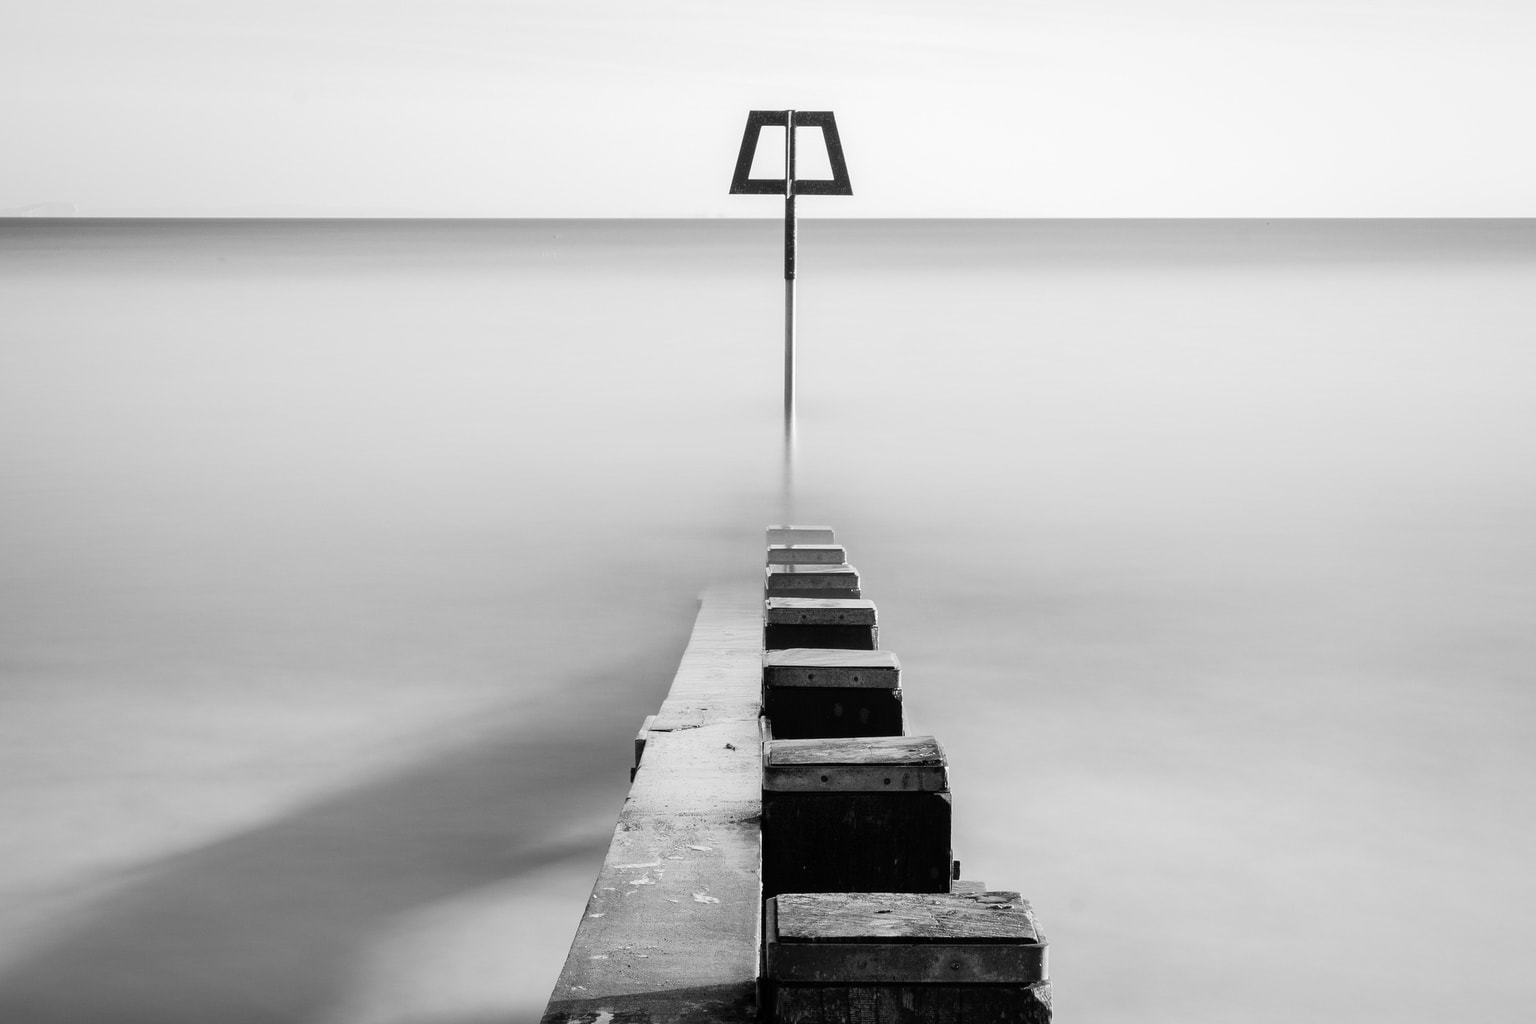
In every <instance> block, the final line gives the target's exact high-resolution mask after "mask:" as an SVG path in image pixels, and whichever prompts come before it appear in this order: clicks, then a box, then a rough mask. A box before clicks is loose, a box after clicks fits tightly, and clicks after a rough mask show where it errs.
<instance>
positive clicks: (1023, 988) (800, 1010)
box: [767, 981, 1051, 1024]
mask: <svg viewBox="0 0 1536 1024" xmlns="http://www.w3.org/2000/svg"><path fill="white" fill-rule="evenodd" d="M772 998H773V1010H772V1012H771V1013H770V1015H769V1016H768V1018H767V1019H768V1020H769V1021H771V1022H772V1024H917V1022H921V1024H976V1022H978V1021H986V1022H988V1024H1050V1020H1051V983H1050V982H1048V981H1041V982H1037V983H1035V984H1033V985H780V986H776V991H775V992H774V993H773V996H772Z"/></svg>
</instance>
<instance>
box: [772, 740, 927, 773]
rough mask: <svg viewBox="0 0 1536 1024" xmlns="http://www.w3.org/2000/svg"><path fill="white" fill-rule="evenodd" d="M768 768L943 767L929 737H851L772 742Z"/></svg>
mask: <svg viewBox="0 0 1536 1024" xmlns="http://www.w3.org/2000/svg"><path fill="white" fill-rule="evenodd" d="M767 763H768V764H769V765H770V766H787V765H802V764H803V765H827V764H849V765H853V764H873V765H910V766H912V767H921V766H933V765H945V764H948V763H949V762H948V760H947V759H946V758H945V756H944V748H943V747H940V746H939V741H938V740H936V739H934V738H933V737H932V736H853V737H843V736H838V737H832V738H829V739H809V740H774V741H773V742H772V743H771V744H769V747H768V752H767Z"/></svg>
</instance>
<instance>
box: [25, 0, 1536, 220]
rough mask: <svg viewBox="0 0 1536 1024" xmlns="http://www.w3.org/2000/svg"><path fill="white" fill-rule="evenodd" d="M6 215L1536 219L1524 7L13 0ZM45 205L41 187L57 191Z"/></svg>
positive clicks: (1401, 0) (1534, 32) (1469, 0)
mask: <svg viewBox="0 0 1536 1024" xmlns="http://www.w3.org/2000/svg"><path fill="white" fill-rule="evenodd" d="M0 25H3V32H0V127H3V130H4V137H5V140H6V143H5V147H4V154H3V156H0V212H9V213H17V212H27V211H30V212H39V210H41V212H68V211H74V212H77V213H80V214H84V215H98V216H119V215H125V216H132V215H156V216H263V215H271V216H309V215H314V216H381V215H383V216H389V215H393V216H435V217H722V216H723V217H754V216H764V217H767V216H778V215H780V214H781V213H782V204H780V203H776V202H775V201H774V199H773V198H772V197H764V196H731V195H728V194H727V188H728V186H729V181H730V174H731V169H732V166H733V164H734V161H735V156H736V150H737V147H738V145H739V143H740V139H741V132H742V127H743V125H744V123H745V119H746V113H747V111H748V110H751V109H784V108H788V107H794V108H798V109H816V110H832V111H834V112H835V114H836V115H837V123H838V126H839V129H840V135H841V137H842V141H843V146H844V149H845V152H846V154H847V157H848V166H849V171H850V174H851V178H852V181H853V186H854V195H853V196H852V197H824V198H817V199H814V200H809V199H808V200H805V201H803V202H802V203H801V214H802V215H803V216H813V217H814V216H826V217H838V216H844V217H935V216H937V217H949V216H963V217H1530V216H1536V133H1533V132H1532V131H1531V127H1530V125H1531V116H1532V112H1531V109H1530V108H1531V101H1532V99H1533V97H1536V59H1533V58H1532V54H1533V53H1536V4H1532V3H1529V2H1526V0H1397V2H1386V0H1353V2H1339V0H1335V2H1314V0H1004V2H984V0H948V2H945V3H942V4H940V3H934V2H932V0H926V2H922V3H916V2H907V0H883V2H880V3H873V2H861V3H837V2H833V0H816V2H802V0H779V2H777V3H774V4H740V3H721V2H719V0H701V2H691V0H653V2H648V3H639V2H613V0H601V2H589V0H561V2H543V0H540V2H533V0H498V2H490V0H430V2H428V0H369V2H363V0H49V2H47V3H40V2H36V0H33V2H22V0H0ZM48 204H53V205H48Z"/></svg>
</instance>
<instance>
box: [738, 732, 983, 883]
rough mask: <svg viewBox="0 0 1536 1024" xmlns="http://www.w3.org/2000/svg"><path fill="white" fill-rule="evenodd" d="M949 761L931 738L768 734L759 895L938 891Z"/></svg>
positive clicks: (948, 859)
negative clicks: (772, 736) (793, 737)
mask: <svg viewBox="0 0 1536 1024" xmlns="http://www.w3.org/2000/svg"><path fill="white" fill-rule="evenodd" d="M952 864H953V860H952V851H951V848H950V800H949V765H948V762H947V761H946V759H945V757H944V752H943V750H942V749H941V748H940V747H939V744H938V742H937V741H936V740H934V738H933V737H931V736H881V737H858V738H835V739H804V740H784V739H777V738H775V739H773V740H770V741H769V742H768V743H767V744H766V745H765V750H764V753H763V892H764V895H766V896H775V895H778V894H779V893H783V892H947V891H949V883H950V873H951V870H952Z"/></svg>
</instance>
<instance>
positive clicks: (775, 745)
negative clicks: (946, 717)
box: [763, 736, 949, 793]
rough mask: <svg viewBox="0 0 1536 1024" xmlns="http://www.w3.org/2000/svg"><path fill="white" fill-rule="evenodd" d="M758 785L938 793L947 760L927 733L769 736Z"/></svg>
mask: <svg viewBox="0 0 1536 1024" xmlns="http://www.w3.org/2000/svg"><path fill="white" fill-rule="evenodd" d="M763 789H764V790H765V791H775V792H786V793H821V792H842V793H941V792H945V791H947V790H948V789H949V760H948V758H946V757H945V756H944V750H943V748H942V747H940V746H939V743H938V740H936V739H934V738H933V737H932V736H861V737H849V736H837V737H820V738H815V739H774V740H773V741H772V742H771V743H769V744H767V746H766V747H765V748H764V751H763Z"/></svg>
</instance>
